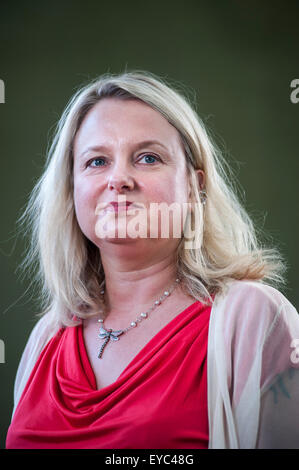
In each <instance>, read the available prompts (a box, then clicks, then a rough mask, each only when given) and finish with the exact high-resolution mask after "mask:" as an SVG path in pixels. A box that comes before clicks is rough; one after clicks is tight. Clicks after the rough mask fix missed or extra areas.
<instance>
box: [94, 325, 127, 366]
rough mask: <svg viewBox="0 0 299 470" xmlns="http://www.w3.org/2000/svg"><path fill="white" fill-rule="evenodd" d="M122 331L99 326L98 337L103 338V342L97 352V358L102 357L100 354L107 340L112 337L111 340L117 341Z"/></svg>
mask: <svg viewBox="0 0 299 470" xmlns="http://www.w3.org/2000/svg"><path fill="white" fill-rule="evenodd" d="M123 333H124V331H123V330H115V331H113V330H112V329H111V328H109V329H107V330H106V329H105V328H104V327H103V326H101V327H100V334H99V338H101V339H103V340H104V342H103V344H102V346H101V349H100V351H99V354H98V358H99V359H101V357H102V354H103V351H104V348H105V346H106V345H107V344H108V343H109V340H110V339H112V340H113V341H118V340H119V336H120V335H121V334H123Z"/></svg>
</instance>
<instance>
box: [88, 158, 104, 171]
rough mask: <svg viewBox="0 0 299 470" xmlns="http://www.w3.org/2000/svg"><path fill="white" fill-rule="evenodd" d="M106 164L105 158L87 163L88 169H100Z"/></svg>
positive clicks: (94, 159)
mask: <svg viewBox="0 0 299 470" xmlns="http://www.w3.org/2000/svg"><path fill="white" fill-rule="evenodd" d="M92 163H95V164H94V165H92ZM105 164H106V160H105V158H103V157H97V158H93V159H92V160H89V161H88V162H87V163H86V167H91V168H98V167H100V166H104V165H105Z"/></svg>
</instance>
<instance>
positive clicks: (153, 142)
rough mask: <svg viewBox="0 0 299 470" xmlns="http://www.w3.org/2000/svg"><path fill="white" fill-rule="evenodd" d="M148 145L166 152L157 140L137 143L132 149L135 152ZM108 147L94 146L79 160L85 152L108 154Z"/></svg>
mask: <svg viewBox="0 0 299 470" xmlns="http://www.w3.org/2000/svg"><path fill="white" fill-rule="evenodd" d="M148 145H159V146H160V147H162V148H163V149H164V150H166V151H168V149H167V148H166V147H165V145H163V144H162V143H161V142H159V141H158V140H144V141H142V142H138V143H137V144H135V145H134V148H135V149H136V150H139V149H140V148H142V147H147V146H148ZM109 150H110V147H109V146H107V145H95V146H94V147H88V148H87V149H86V150H84V152H82V153H81V155H80V156H79V158H82V157H83V156H84V155H85V154H86V153H87V152H90V151H95V152H109Z"/></svg>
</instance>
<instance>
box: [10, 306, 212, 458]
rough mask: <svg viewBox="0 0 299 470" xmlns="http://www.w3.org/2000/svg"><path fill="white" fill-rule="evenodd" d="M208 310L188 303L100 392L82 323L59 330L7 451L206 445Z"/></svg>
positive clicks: (22, 404) (38, 367) (29, 388)
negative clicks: (112, 381)
mask: <svg viewBox="0 0 299 470" xmlns="http://www.w3.org/2000/svg"><path fill="white" fill-rule="evenodd" d="M210 311H211V307H209V306H206V305H203V304H201V303H200V302H198V301H196V302H195V303H193V304H192V305H191V306H189V307H188V308H187V309H185V310H184V311H183V312H181V313H180V314H178V315H177V316H176V317H175V318H174V319H172V320H171V321H170V322H169V323H168V324H167V325H166V326H164V327H163V328H162V329H161V330H160V331H159V332H158V333H157V334H156V335H155V336H154V337H153V338H152V339H151V340H150V341H149V342H148V343H147V344H146V345H145V346H144V347H143V348H142V350H141V351H140V352H139V353H138V354H137V355H136V356H135V357H134V359H133V360H132V361H131V362H130V363H129V365H128V366H127V367H126V368H125V369H124V371H123V372H122V373H121V374H120V376H119V377H118V379H117V380H116V381H115V382H114V383H113V384H111V385H108V386H106V387H104V388H102V389H100V390H97V388H96V380H95V376H94V373H93V370H92V368H91V365H90V362H89V359H88V356H87V352H86V349H85V345H84V339H83V331H82V325H79V326H76V327H68V328H65V329H61V330H60V331H59V332H58V333H57V335H56V336H55V337H54V338H52V339H51V340H50V341H49V343H48V344H47V345H46V347H45V348H44V349H43V351H42V353H41V354H40V356H39V359H38V360H37V363H36V364H35V366H34V369H33V371H32V373H31V375H30V378H29V380H28V382H27V384H26V387H25V389H24V391H23V394H22V396H21V399H20V401H19V404H18V406H17V409H16V411H15V413H14V417H13V420H12V422H11V425H10V427H9V429H8V433H7V440H6V448H8V449H9V448H11V449H17V448H28V449H59V448H63V449H84V448H85V449H87V448H89V449H97V448H98V449H196V448H198V449H206V448H208V442H209V428H208V411H207V344H208V328H209V319H210ZM99 345H101V342H100V341H99ZM108 346H109V345H108ZM110 346H111V345H110ZM112 346H113V345H112ZM99 360H100V359H99Z"/></svg>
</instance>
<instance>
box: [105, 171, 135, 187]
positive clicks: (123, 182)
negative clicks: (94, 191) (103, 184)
mask: <svg viewBox="0 0 299 470" xmlns="http://www.w3.org/2000/svg"><path fill="white" fill-rule="evenodd" d="M108 189H109V190H111V191H112V190H115V191H117V192H118V193H124V192H126V191H131V190H132V189H134V179H133V178H132V176H131V175H130V174H129V173H128V171H127V170H126V169H125V168H119V167H117V166H116V167H115V169H114V171H113V173H112V174H111V175H110V177H109V179H108Z"/></svg>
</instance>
